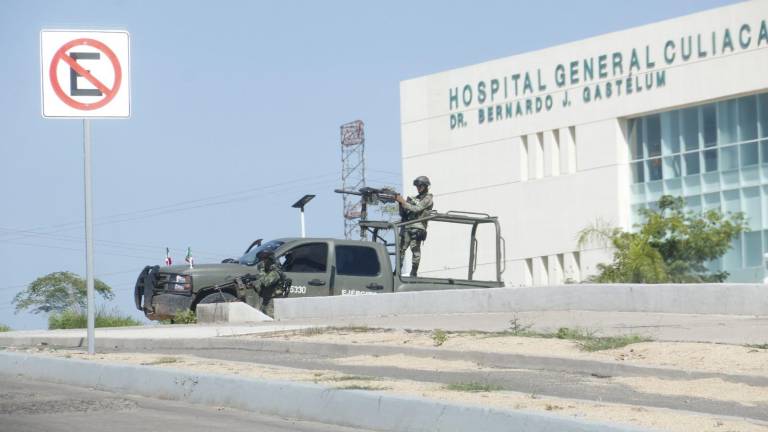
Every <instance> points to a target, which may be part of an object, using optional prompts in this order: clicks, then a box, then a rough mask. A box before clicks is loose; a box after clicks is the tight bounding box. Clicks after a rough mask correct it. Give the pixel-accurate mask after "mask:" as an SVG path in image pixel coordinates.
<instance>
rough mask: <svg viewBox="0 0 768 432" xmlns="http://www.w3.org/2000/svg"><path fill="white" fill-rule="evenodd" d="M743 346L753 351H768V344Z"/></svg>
mask: <svg viewBox="0 0 768 432" xmlns="http://www.w3.org/2000/svg"><path fill="white" fill-rule="evenodd" d="M744 346H745V347H747V348H755V349H763V350H768V343H764V344H747V345H744Z"/></svg>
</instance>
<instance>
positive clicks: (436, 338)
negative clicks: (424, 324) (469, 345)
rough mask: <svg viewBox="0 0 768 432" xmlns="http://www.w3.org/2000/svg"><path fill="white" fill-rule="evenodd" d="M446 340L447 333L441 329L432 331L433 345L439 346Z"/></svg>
mask: <svg viewBox="0 0 768 432" xmlns="http://www.w3.org/2000/svg"><path fill="white" fill-rule="evenodd" d="M447 340H448V333H446V332H445V331H444V330H441V329H435V330H434V331H433V332H432V342H433V343H434V344H435V346H440V345H442V344H444V343H445V342H446V341H447Z"/></svg>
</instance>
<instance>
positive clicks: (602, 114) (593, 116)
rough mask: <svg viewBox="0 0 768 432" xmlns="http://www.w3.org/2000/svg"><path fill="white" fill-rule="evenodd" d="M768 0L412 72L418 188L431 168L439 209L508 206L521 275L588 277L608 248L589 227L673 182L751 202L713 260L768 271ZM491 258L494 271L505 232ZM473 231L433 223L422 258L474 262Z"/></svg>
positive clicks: (502, 215)
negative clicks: (767, 260)
mask: <svg viewBox="0 0 768 432" xmlns="http://www.w3.org/2000/svg"><path fill="white" fill-rule="evenodd" d="M767 20H768V1H753V2H746V3H740V4H737V5H733V6H728V7H723V8H718V9H713V10H709V11H705V12H701V13H696V14H693V15H688V16H684V17H680V18H675V19H671V20H668V21H662V22H657V23H653V24H649V25H645V26H642V27H637V28H633V29H629V30H624V31H620V32H616V33H610V34H606V35H601V36H597V37H593V38H590V39H586V40H581V41H577V42H572V43H568V44H564V45H559V46H555V47H551V48H547V49H543V50H540V51H534V52H529V53H524V54H520V55H515V56H512V57H507V58H502V59H498V60H492V61H489V62H485V63H480V64H476V65H470V66H466V67H462V68H459V69H453V70H449V71H445V72H440V73H436V74H433V75H428V76H423V77H419V78H415V79H410V80H407V81H403V82H402V83H401V85H400V94H401V122H402V125H401V131H402V158H403V161H402V163H403V176H404V184H405V185H406V187H407V189H406V191H407V192H408V193H409V194H410V193H411V192H412V190H413V188H412V187H411V186H410V185H411V181H412V180H413V178H415V177H416V176H418V175H427V176H429V177H430V179H431V180H432V185H433V188H432V191H433V193H434V194H435V203H436V204H435V207H436V209H437V210H439V211H441V212H445V211H448V210H469V211H477V212H485V213H489V214H491V215H495V216H498V217H499V220H500V222H501V227H502V232H503V236H504V238H505V239H506V250H505V252H506V253H505V261H506V271H505V273H504V280H505V282H506V283H507V284H508V285H511V286H522V285H544V284H559V283H563V282H565V281H568V280H570V281H574V282H578V281H581V280H583V279H584V278H585V277H587V276H588V275H590V274H593V273H594V272H595V266H596V264H597V263H599V262H607V261H610V258H611V256H612V254H611V252H610V251H609V250H606V249H604V248H601V247H600V246H599V245H598V246H594V245H593V246H592V247H590V248H588V249H582V250H580V249H579V248H578V247H577V245H576V235H577V233H578V232H579V231H580V230H581V229H583V228H584V227H586V226H588V225H590V224H593V223H594V222H595V221H596V220H598V219H600V220H603V221H606V222H608V223H610V224H612V225H614V226H618V227H622V228H624V229H626V230H630V229H632V225H633V223H635V222H637V210H638V209H639V208H642V207H644V206H649V205H652V204H653V203H654V202H656V201H657V200H658V198H659V197H660V196H661V195H663V194H670V195H675V196H682V197H684V198H685V201H686V206H687V207H688V208H690V209H694V210H701V209H711V208H719V209H721V210H723V211H724V212H735V211H743V212H745V213H746V215H747V217H748V220H749V226H750V229H751V231H749V232H747V233H744V234H742V235H741V236H740V237H739V238H738V239H736V240H735V241H734V242H733V248H732V249H731V250H730V251H729V252H728V253H727V254H726V255H725V256H724V257H723V258H722V259H721V260H719V261H718V262H714V263H711V266H712V268H717V269H724V270H727V271H728V272H730V275H731V276H730V278H729V280H730V281H734V282H750V281H762V279H763V276H764V270H763V263H762V261H763V259H762V257H763V254H764V253H765V252H768V24H767V23H766V22H767ZM483 234H484V236H483V237H481V239H480V243H479V264H478V269H477V271H478V274H479V276H480V277H481V278H482V277H483V276H487V277H488V278H492V276H491V275H492V273H491V267H492V266H491V265H490V264H491V263H492V262H493V246H494V245H493V242H492V241H490V240H491V239H490V238H489V236H487V235H485V233H483ZM468 247H469V246H468V235H467V233H465V232H463V231H459V230H457V229H456V228H451V229H448V228H445V227H443V226H437V225H434V226H430V231H429V238H428V240H427V242H426V243H425V244H424V246H423V254H424V258H423V260H422V264H421V269H420V270H421V271H420V274H421V275H424V276H429V275H442V276H455V277H461V276H462V275H464V276H465V275H466V272H467V269H466V266H467V254H468V252H467V251H468Z"/></svg>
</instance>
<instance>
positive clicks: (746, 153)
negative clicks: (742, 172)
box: [740, 142, 760, 167]
mask: <svg viewBox="0 0 768 432" xmlns="http://www.w3.org/2000/svg"><path fill="white" fill-rule="evenodd" d="M740 153H741V166H743V167H744V166H751V165H757V164H758V163H759V162H760V159H759V158H758V155H757V142H751V143H747V144H742V145H741V151H740Z"/></svg>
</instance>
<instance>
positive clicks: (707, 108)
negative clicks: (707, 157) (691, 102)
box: [701, 104, 717, 147]
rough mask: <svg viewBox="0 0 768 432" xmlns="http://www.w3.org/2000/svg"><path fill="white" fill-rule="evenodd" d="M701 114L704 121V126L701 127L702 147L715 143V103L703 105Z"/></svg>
mask: <svg viewBox="0 0 768 432" xmlns="http://www.w3.org/2000/svg"><path fill="white" fill-rule="evenodd" d="M701 115H702V120H703V121H704V125H703V126H704V127H703V128H702V129H703V131H702V132H703V136H704V147H712V146H713V145H715V144H717V110H716V109H715V105H714V104H710V105H704V106H703V107H702V108H701Z"/></svg>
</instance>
